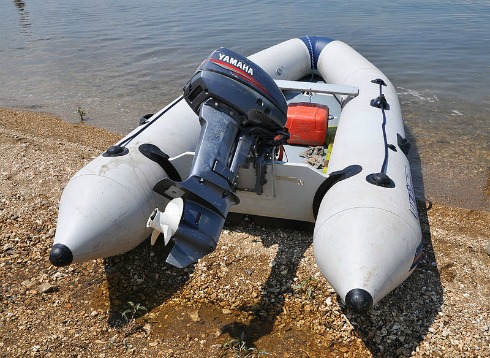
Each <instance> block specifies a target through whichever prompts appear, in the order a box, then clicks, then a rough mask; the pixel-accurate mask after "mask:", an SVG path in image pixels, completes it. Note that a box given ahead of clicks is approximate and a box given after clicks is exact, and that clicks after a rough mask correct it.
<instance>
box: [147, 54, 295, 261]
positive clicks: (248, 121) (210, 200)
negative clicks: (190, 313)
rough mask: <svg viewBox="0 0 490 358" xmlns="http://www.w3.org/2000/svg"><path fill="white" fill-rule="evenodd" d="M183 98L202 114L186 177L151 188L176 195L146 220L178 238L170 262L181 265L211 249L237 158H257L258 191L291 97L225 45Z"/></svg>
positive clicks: (230, 199)
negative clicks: (196, 141)
mask: <svg viewBox="0 0 490 358" xmlns="http://www.w3.org/2000/svg"><path fill="white" fill-rule="evenodd" d="M184 98H185V100H186V101H187V103H188V104H189V105H190V106H191V108H192V109H193V110H194V112H196V113H197V114H198V115H199V121H200V124H201V134H200V138H199V142H198V144H197V148H196V151H195V156H194V161H193V163H192V167H191V170H190V174H189V177H188V178H187V179H186V180H184V181H182V182H175V181H172V180H171V179H168V178H166V179H164V180H162V181H160V182H159V183H158V184H157V185H156V186H155V188H154V190H155V191H156V192H158V193H160V194H162V195H165V196H167V197H169V198H170V199H172V200H171V201H170V202H169V204H168V205H167V207H166V209H165V212H159V211H158V209H156V210H155V211H154V212H153V214H152V215H151V217H150V219H149V220H148V226H151V227H153V228H154V229H155V231H154V233H153V235H152V243H154V241H155V240H156V237H157V236H158V235H159V234H160V233H163V234H164V237H165V242H166V243H168V241H169V240H170V238H172V239H173V241H174V246H173V248H172V250H171V252H170V254H169V256H168V258H167V262H168V263H170V264H172V265H174V266H177V267H184V266H187V265H189V264H191V263H192V262H195V261H197V260H198V259H199V258H201V257H203V256H205V255H206V254H208V253H209V252H211V251H213V250H214V249H215V247H216V245H217V242H218V238H219V236H220V233H221V230H222V228H223V225H224V222H225V219H226V216H227V215H228V211H229V209H230V206H231V205H235V204H238V203H239V199H238V197H237V196H236V194H235V191H234V188H235V185H236V182H235V181H236V178H237V173H238V169H239V167H240V166H243V165H249V164H250V163H251V162H253V165H254V166H255V169H256V177H257V180H256V185H255V189H256V190H255V191H256V192H257V194H261V193H262V185H263V184H264V183H265V163H266V162H267V161H269V160H271V159H273V158H272V157H273V148H274V147H277V146H278V145H279V144H280V143H279V142H282V141H281V140H280V139H279V140H278V139H277V138H282V139H283V140H287V137H288V135H287V133H286V132H284V131H283V130H284V126H285V124H286V116H287V103H286V100H285V98H284V96H283V94H282V92H281V91H280V89H279V88H278V87H277V85H276V84H275V82H274V80H273V79H272V78H271V77H270V76H269V75H268V74H267V73H266V72H265V71H264V70H262V69H261V68H260V67H258V66H257V65H256V64H255V63H253V62H252V61H250V60H248V59H247V58H245V57H242V56H240V55H238V54H236V53H235V52H233V51H230V50H228V49H225V48H220V49H218V50H216V51H214V52H213V53H212V54H211V56H209V57H208V58H207V59H206V60H204V62H203V63H202V64H201V65H200V66H199V68H198V69H197V71H196V73H195V74H194V76H193V77H192V78H191V79H190V81H189V82H188V83H187V84H186V85H185V87H184Z"/></svg>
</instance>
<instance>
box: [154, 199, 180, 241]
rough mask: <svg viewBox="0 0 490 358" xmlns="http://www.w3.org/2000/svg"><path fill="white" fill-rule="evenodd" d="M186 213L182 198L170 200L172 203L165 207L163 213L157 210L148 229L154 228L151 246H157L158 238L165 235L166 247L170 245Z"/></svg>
mask: <svg viewBox="0 0 490 358" xmlns="http://www.w3.org/2000/svg"><path fill="white" fill-rule="evenodd" d="M183 211H184V201H183V200H182V198H175V199H172V200H170V202H169V203H168V204H167V206H166V207H165V210H164V211H163V212H161V211H160V210H158V208H156V209H155V210H153V212H152V213H151V215H150V218H149V219H148V222H147V223H146V227H151V228H153V229H154V230H153V232H152V234H151V239H150V242H151V245H152V246H153V245H155V242H156V241H157V238H158V236H159V235H160V234H163V238H164V240H165V245H167V244H168V242H169V240H170V238H171V237H172V236H174V234H175V232H176V231H177V228H178V227H179V222H180V219H181V217H182V213H183Z"/></svg>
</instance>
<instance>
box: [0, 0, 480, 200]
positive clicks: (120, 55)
mask: <svg viewBox="0 0 490 358" xmlns="http://www.w3.org/2000/svg"><path fill="white" fill-rule="evenodd" d="M0 14H2V16H1V17H0V29H1V32H0V81H1V84H2V85H1V86H0V106H3V107H10V108H22V109H32V110H38V111H45V112H50V113H54V114H57V115H59V116H61V117H62V118H64V119H66V120H68V121H77V120H78V115H77V108H78V106H81V107H82V108H83V109H84V110H85V112H86V114H87V116H88V117H89V123H90V124H93V125H96V126H101V127H105V128H108V129H110V130H113V131H117V132H120V133H126V132H128V131H129V130H130V129H132V128H133V127H134V126H135V125H136V124H137V121H138V119H139V118H140V117H141V115H143V114H146V113H153V112H155V111H157V110H158V109H160V108H161V107H163V106H164V105H166V104H167V103H168V102H170V101H171V100H172V99H174V98H175V97H176V96H178V95H179V94H180V93H181V89H182V87H183V85H184V84H185V82H186V81H187V79H188V78H190V76H191V75H192V74H193V72H194V70H195V69H196V67H197V66H198V65H199V64H200V62H201V61H202V60H203V59H204V58H205V57H206V56H207V55H209V54H210V53H211V51H212V50H214V49H215V48H217V47H220V46H224V47H228V48H231V49H232V50H235V51H237V52H239V53H241V54H243V55H250V54H252V53H254V52H257V51H259V50H261V49H263V48H265V47H269V46H271V45H273V44H276V43H278V42H282V41H284V40H287V39H289V38H293V37H300V36H303V35H320V36H326V37H330V38H335V39H339V40H342V41H344V42H347V43H348V44H350V45H351V46H352V47H354V48H355V49H356V50H358V51H359V52H360V53H361V54H363V55H364V56H365V57H367V58H368V59H369V60H370V61H371V62H373V63H374V64H375V65H376V66H377V67H379V68H380V69H381V70H382V71H383V72H384V73H385V74H386V75H387V76H388V77H389V78H390V80H391V81H392V82H393V83H394V84H395V86H396V87H397V90H398V93H399V96H400V100H401V104H402V109H403V112H404V117H405V120H406V125H407V129H408V131H409V133H410V134H411V136H412V137H413V141H414V142H415V144H416V149H417V150H416V151H414V152H413V153H412V154H411V161H412V166H413V171H414V178H415V181H416V184H415V185H416V187H417V191H418V196H419V198H421V197H422V196H423V195H425V197H427V198H429V199H432V200H434V201H438V202H443V203H448V204H452V205H456V206H462V207H468V208H475V209H485V210H489V209H490V204H489V197H488V193H487V194H485V187H486V185H488V180H489V165H490V158H489V157H490V147H489V143H490V118H489V116H490V1H488V0H481V1H477V0H474V1H471V0H466V1H463V0H459V1H458V0H454V1H446V0H425V1H420V0H412V1H409V0H392V1H391V2H386V3H383V2H379V1H372V0H351V1H337V0H333V1H328V2H326V1H319V0H311V1H304V2H302V1H296V2H286V1H278V0H268V1H250V0H243V1H240V2H223V1H216V0H208V1H194V0H191V1H185V2H174V1H168V0H162V1H156V0H153V1H152V0H140V1H130V0H119V1H104V2H101V1H96V0H86V1H75V0H65V1H58V0H44V1H28V0H24V1H19V0H13V1H7V0H4V1H2V2H1V3H0Z"/></svg>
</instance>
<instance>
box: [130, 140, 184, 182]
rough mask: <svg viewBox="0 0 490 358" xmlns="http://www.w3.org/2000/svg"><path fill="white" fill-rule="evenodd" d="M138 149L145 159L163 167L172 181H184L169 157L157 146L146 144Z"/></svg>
mask: <svg viewBox="0 0 490 358" xmlns="http://www.w3.org/2000/svg"><path fill="white" fill-rule="evenodd" d="M138 149H139V151H140V152H141V154H143V155H144V156H145V157H147V158H148V159H150V160H152V161H154V162H155V163H157V164H158V165H159V166H161V167H162V169H163V170H165V173H167V175H168V177H169V178H170V179H172V180H173V181H182V178H181V177H180V174H179V172H178V171H177V169H175V167H174V165H173V164H172V163H171V162H170V160H169V156H168V155H167V154H166V153H164V152H163V151H162V150H161V149H160V148H158V147H157V146H156V145H154V144H150V143H145V144H141V145H140V146H139V147H138Z"/></svg>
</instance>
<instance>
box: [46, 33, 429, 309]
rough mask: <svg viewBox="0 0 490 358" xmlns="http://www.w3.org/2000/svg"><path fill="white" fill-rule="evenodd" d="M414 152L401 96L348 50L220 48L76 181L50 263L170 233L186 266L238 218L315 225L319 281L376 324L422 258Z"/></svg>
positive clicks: (318, 42) (327, 46)
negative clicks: (179, 93)
mask: <svg viewBox="0 0 490 358" xmlns="http://www.w3.org/2000/svg"><path fill="white" fill-rule="evenodd" d="M279 89H280V90H279ZM285 128H286V129H285ZM409 147H410V146H409V143H408V142H407V140H406V139H405V131H404V126H403V120H402V114H401V110H400V105H399V102H398V98H397V95H396V91H395V89H394V87H393V85H392V84H391V82H390V81H389V80H388V79H387V78H386V76H385V75H384V74H383V73H382V72H381V71H380V70H379V69H378V68H376V67H375V66H374V65H373V64H372V63H370V62H369V61H368V60H366V59H365V58H364V57H363V56H361V55H360V54H359V53H357V52H356V51H355V50H353V49H352V48H351V47H349V46H348V45H346V44H345V43H343V42H341V41H334V40H331V39H327V38H321V37H312V36H310V37H304V38H301V39H292V40H289V41H286V42H283V43H280V44H278V45H275V46H273V47H270V48H268V49H265V50H263V51H261V52H258V53H256V54H254V55H252V56H250V57H249V58H244V57H241V56H240V55H238V54H236V53H234V52H232V51H230V50H227V49H218V50H216V51H215V52H214V53H213V54H212V55H211V56H210V57H209V58H207V59H206V60H205V61H204V62H203V64H202V65H201V66H200V67H199V68H198V70H197V72H196V73H195V74H194V75H193V76H192V78H191V80H190V81H189V83H188V84H187V85H186V87H185V88H184V95H183V97H180V98H178V99H176V100H175V101H174V102H172V103H171V104H169V105H168V106H167V107H165V108H163V109H162V110H161V111H160V112H158V113H156V114H154V115H152V116H151V117H148V118H142V120H141V121H140V126H139V127H138V128H136V129H135V130H134V131H132V132H131V133H129V134H128V135H127V136H126V137H125V138H124V139H122V140H121V141H120V142H119V143H117V144H116V145H114V146H112V147H110V148H109V149H108V150H107V151H106V152H105V153H103V154H102V155H101V156H99V157H97V158H96V159H94V160H93V161H92V162H90V163H89V164H88V165H86V166H85V167H84V168H82V169H81V170H80V171H79V172H78V173H77V174H76V175H75V176H74V177H73V178H72V179H71V180H70V181H69V183H68V184H67V186H66V188H65V190H64V192H63V195H62V197H61V201H60V207H59V217H58V224H57V230H56V236H55V240H54V245H53V248H52V251H51V254H50V261H51V262H52V263H53V264H54V265H56V266H64V265H68V264H71V263H75V262H83V261H86V260H91V259H95V258H101V257H107V256H111V255H116V254H120V253H123V252H126V251H129V250H131V249H132V248H134V247H136V246H137V245H138V244H140V243H141V242H142V241H144V240H145V239H146V238H148V237H149V236H150V235H151V236H152V243H154V241H155V240H156V239H157V238H158V236H159V235H160V233H162V234H163V235H162V238H161V240H165V242H166V243H171V244H172V245H173V248H172V250H171V252H170V255H169V257H168V258H167V262H168V263H170V264H172V265H175V266H177V267H183V266H186V265H189V264H191V263H192V262H195V261H196V260H198V259H199V258H201V257H203V256H204V255H206V254H207V253H208V252H210V251H212V250H214V249H215V248H216V245H217V242H218V238H219V235H220V232H221V229H222V227H223V223H224V221H225V219H226V216H227V214H228V212H229V211H232V212H236V213H243V214H251V215H258V216H265V217H271V218H281V219H288V220H300V221H306V222H314V223H315V229H314V239H313V245H314V254H315V259H316V262H317V264H318V266H319V268H320V270H321V272H322V273H323V274H324V275H325V277H326V278H327V280H328V281H329V282H330V284H331V285H332V286H333V287H334V289H335V290H336V292H337V293H338V294H339V296H340V297H341V298H342V300H344V301H345V303H346V304H347V305H348V306H349V307H351V308H352V309H354V310H356V311H358V312H366V311H368V310H369V309H370V308H371V307H372V305H373V304H375V303H376V302H378V301H379V300H380V299H381V298H383V297H384V296H385V295H386V294H388V293H389V292H390V291H392V290H393V289H394V288H395V287H397V286H398V285H399V284H400V283H402V282H403V281H404V280H405V279H406V278H407V277H408V276H409V275H410V273H411V272H412V271H413V270H414V268H415V266H416V264H417V263H418V261H419V259H420V257H421V252H422V234H421V230H420V224H419V220H418V214H417V207H416V202H415V196H414V191H413V186H412V180H411V174H410V166H409V163H408V160H407V153H408V150H409ZM292 203H294V205H291V204H292ZM155 208H159V209H160V210H161V211H160V210H159V209H155ZM152 233H153V234H152Z"/></svg>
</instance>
